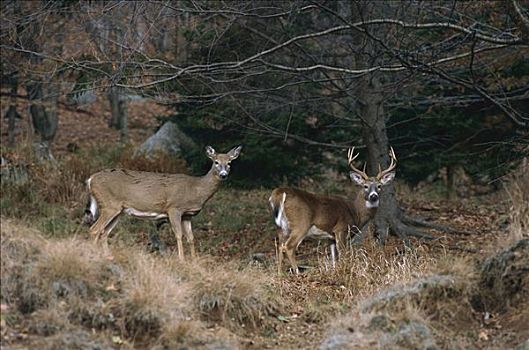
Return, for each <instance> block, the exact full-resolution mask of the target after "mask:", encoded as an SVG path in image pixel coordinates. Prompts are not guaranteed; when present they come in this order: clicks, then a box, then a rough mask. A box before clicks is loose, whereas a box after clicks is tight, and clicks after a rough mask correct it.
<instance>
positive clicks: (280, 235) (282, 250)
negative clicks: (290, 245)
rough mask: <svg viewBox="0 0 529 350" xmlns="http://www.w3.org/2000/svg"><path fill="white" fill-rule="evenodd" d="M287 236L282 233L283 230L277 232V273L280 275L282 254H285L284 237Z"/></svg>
mask: <svg viewBox="0 0 529 350" xmlns="http://www.w3.org/2000/svg"><path fill="white" fill-rule="evenodd" d="M286 236H287V234H285V233H284V232H283V229H278V230H277V238H278V242H279V247H278V250H277V273H278V274H281V271H282V269H283V254H284V253H285V240H286V239H285V237H286Z"/></svg>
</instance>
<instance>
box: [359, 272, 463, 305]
mask: <svg viewBox="0 0 529 350" xmlns="http://www.w3.org/2000/svg"><path fill="white" fill-rule="evenodd" d="M460 288H461V286H460V285H459V283H458V281H457V279H456V277H454V276H450V275H432V276H428V277H425V278H421V279H418V280H415V281H413V282H411V283H408V284H404V285H397V286H394V287H390V288H387V289H383V290H381V291H380V292H378V293H377V294H375V295H374V296H373V297H371V298H369V299H366V300H364V301H363V302H362V303H361V304H360V309H361V311H362V312H370V311H373V310H375V311H376V310H381V309H384V308H386V307H391V306H392V305H395V304H397V303H398V302H402V301H412V302H413V301H419V302H420V301H421V299H422V298H423V297H424V296H426V295H428V296H440V297H442V296H445V295H448V294H454V293H456V292H457V291H458V290H459V289H460Z"/></svg>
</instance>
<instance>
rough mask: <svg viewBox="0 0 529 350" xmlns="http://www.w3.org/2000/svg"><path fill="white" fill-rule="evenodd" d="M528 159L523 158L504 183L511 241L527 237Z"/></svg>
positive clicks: (528, 223)
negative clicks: (508, 206)
mask: <svg viewBox="0 0 529 350" xmlns="http://www.w3.org/2000/svg"><path fill="white" fill-rule="evenodd" d="M528 172H529V159H528V158H525V159H524V160H523V161H522V163H521V164H520V166H519V167H518V169H516V170H515V171H514V172H513V173H512V174H511V175H510V177H509V178H508V180H507V182H506V183H505V192H506V193H507V196H508V198H509V200H510V204H511V205H510V208H509V219H510V225H509V230H510V234H511V238H512V239H513V240H517V239H522V238H524V237H529V176H528V175H527V174H528Z"/></svg>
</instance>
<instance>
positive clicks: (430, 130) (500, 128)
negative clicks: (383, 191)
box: [388, 108, 523, 183]
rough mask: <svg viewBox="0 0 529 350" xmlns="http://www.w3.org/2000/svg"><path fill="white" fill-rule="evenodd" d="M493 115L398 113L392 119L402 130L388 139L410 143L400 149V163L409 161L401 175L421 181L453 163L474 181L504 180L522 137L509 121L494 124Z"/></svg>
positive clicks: (453, 111) (401, 167) (451, 111)
mask: <svg viewBox="0 0 529 350" xmlns="http://www.w3.org/2000/svg"><path fill="white" fill-rule="evenodd" d="M417 117H418V118H417ZM495 117H496V116H494V115H490V116H488V115H478V113H476V112H475V111H472V110H468V111H462V110H461V109H449V108H438V109H431V110H420V111H417V110H411V109H401V110H398V111H396V112H394V113H393V115H392V119H391V121H392V123H394V124H396V125H398V127H393V128H389V129H388V134H389V138H390V140H391V139H396V140H398V142H397V143H396V144H397V145H399V144H400V145H406V146H398V147H397V149H396V152H397V154H399V159H401V160H405V161H401V162H400V163H399V177H401V178H404V179H406V180H407V181H409V182H411V183H417V182H418V181H420V180H423V179H424V178H425V177H427V176H428V175H430V174H432V173H435V172H436V171H438V170H439V169H440V168H443V167H447V166H455V165H461V166H463V167H464V168H465V170H466V171H467V172H468V173H469V174H470V175H473V176H475V177H480V178H483V177H488V178H489V179H490V178H496V177H498V176H501V175H502V174H504V173H505V172H506V171H507V170H508V169H509V166H510V165H509V164H510V163H511V162H512V160H515V159H519V158H520V157H521V153H520V152H519V151H517V150H516V149H517V147H516V145H517V144H520V143H521V142H523V139H520V138H519V136H518V135H517V129H516V128H514V127H513V125H512V124H510V123H509V122H508V121H507V120H505V119H506V118H507V117H505V116H501V115H500V116H499V117H498V118H499V120H497V121H494V118H495ZM491 120H492V121H491ZM485 144H488V147H487V148H486V147H484V145H485Z"/></svg>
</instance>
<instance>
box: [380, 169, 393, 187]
mask: <svg viewBox="0 0 529 350" xmlns="http://www.w3.org/2000/svg"><path fill="white" fill-rule="evenodd" d="M394 178H395V172H394V171H392V172H390V173H387V174H386V175H384V176H382V178H381V179H380V184H381V185H382V186H385V185H387V184H389V183H390V182H391V181H393V179H394Z"/></svg>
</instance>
